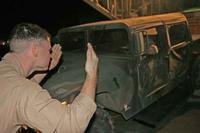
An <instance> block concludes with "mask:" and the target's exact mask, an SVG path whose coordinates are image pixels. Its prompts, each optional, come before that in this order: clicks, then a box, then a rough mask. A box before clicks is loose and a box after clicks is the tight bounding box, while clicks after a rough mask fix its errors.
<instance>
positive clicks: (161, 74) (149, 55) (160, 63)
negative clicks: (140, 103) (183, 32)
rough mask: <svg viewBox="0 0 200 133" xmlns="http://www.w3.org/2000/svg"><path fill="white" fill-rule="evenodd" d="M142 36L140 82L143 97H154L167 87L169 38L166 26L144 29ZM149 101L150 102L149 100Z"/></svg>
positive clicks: (140, 34)
mask: <svg viewBox="0 0 200 133" xmlns="http://www.w3.org/2000/svg"><path fill="white" fill-rule="evenodd" d="M139 36H140V46H141V47H140V63H139V77H140V78H139V80H140V81H139V82H140V88H141V89H140V91H141V95H142V97H145V98H148V97H151V96H153V95H154V94H155V93H156V92H157V91H159V90H161V89H162V88H164V87H165V86H166V85H167V81H168V71H169V70H168V60H167V58H166V56H167V37H166V30H165V28H164V26H156V27H151V28H146V29H143V30H141V31H140V32H139ZM147 101H148V100H147Z"/></svg>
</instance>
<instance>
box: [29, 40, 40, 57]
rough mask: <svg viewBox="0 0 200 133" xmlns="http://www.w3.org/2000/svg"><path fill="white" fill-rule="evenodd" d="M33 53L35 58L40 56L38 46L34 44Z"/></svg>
mask: <svg viewBox="0 0 200 133" xmlns="http://www.w3.org/2000/svg"><path fill="white" fill-rule="evenodd" d="M30 48H31V53H32V55H33V56H34V57H37V56H38V53H39V48H38V46H37V45H36V44H34V43H31V47H30Z"/></svg>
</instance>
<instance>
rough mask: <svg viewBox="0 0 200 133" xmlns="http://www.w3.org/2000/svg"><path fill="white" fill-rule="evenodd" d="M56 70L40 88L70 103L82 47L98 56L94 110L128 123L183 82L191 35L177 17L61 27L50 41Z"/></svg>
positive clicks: (76, 84)
mask: <svg viewBox="0 0 200 133" xmlns="http://www.w3.org/2000/svg"><path fill="white" fill-rule="evenodd" d="M54 41H55V42H56V43H60V44H61V45H62V49H63V57H62V61H61V63H60V66H59V67H58V69H57V70H55V73H54V75H53V76H50V77H49V78H48V79H47V80H46V82H45V83H44V87H45V88H46V89H47V90H48V91H49V92H50V94H51V95H52V97H54V98H57V99H59V100H60V101H67V102H68V103H70V102H71V101H73V98H74V97H75V96H76V95H77V94H78V93H79V91H80V89H81V85H82V83H83V81H84V78H85V72H84V65H85V64H84V63H85V53H86V44H87V42H90V43H92V45H93V46H94V48H95V51H96V52H97V54H98V56H99V76H98V86H97V92H96V102H97V105H98V108H100V109H101V110H106V112H115V113H117V114H119V115H122V116H123V118H124V119H126V120H127V119H130V118H131V117H133V116H134V115H135V114H137V113H138V112H140V111H141V110H143V109H145V108H146V107H148V106H149V105H150V104H152V103H153V102H155V101H157V100H159V98H161V97H162V96H164V95H165V94H167V93H168V92H169V91H171V90H172V89H174V88H176V87H177V86H179V85H180V83H181V82H183V80H184V79H185V78H186V76H185V75H186V73H187V70H188V68H189V54H190V53H189V52H190V51H189V49H188V47H190V45H191V35H190V31H189V30H188V23H187V20H186V18H185V16H184V15H183V14H181V13H170V14H161V15H155V16H147V17H138V18H129V19H123V20H111V21H103V22H96V23H89V24H84V25H79V26H74V27H67V28H63V29H61V30H59V31H58V33H57V35H56V37H55V38H54Z"/></svg>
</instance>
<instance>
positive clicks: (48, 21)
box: [0, 0, 108, 40]
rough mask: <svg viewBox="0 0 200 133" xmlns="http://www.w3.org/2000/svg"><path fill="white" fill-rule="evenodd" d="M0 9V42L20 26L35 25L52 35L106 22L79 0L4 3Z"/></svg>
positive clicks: (8, 1) (33, 0)
mask: <svg viewBox="0 0 200 133" xmlns="http://www.w3.org/2000/svg"><path fill="white" fill-rule="evenodd" d="M67 3H68V4H67ZM0 5H1V7H0V15H1V24H0V29H1V30H0V39H1V40H6V39H8V36H9V33H10V31H11V29H12V28H13V26H15V25H16V24H18V23H21V22H31V23H36V24H38V25H40V26H42V27H44V28H46V29H47V30H48V31H49V32H50V33H51V34H52V35H55V34H56V32H57V30H58V29H59V28H62V27H69V26H74V25H78V24H82V23H87V22H92V21H98V20H106V19H108V18H106V17H104V16H103V15H101V14H100V13H99V12H98V11H96V10H95V9H93V8H92V7H90V6H89V5H87V4H86V3H84V2H83V1H82V0H70V1H68V0H67V1H65V0H57V1H53V0H52V1H50V0H7V1H4V2H2V1H1V4H0Z"/></svg>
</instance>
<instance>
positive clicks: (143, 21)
mask: <svg viewBox="0 0 200 133" xmlns="http://www.w3.org/2000/svg"><path fill="white" fill-rule="evenodd" d="M182 21H186V17H185V16H184V14H182V13H181V12H175V13H167V14H159V15H153V16H143V17H134V18H126V19H119V20H105V21H99V22H93V23H87V24H82V25H77V26H73V27H70V28H81V27H88V26H97V25H109V24H120V23H121V24H125V25H127V26H128V27H135V28H136V27H138V26H139V27H140V26H141V25H152V24H155V23H166V24H170V23H177V22H182Z"/></svg>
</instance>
